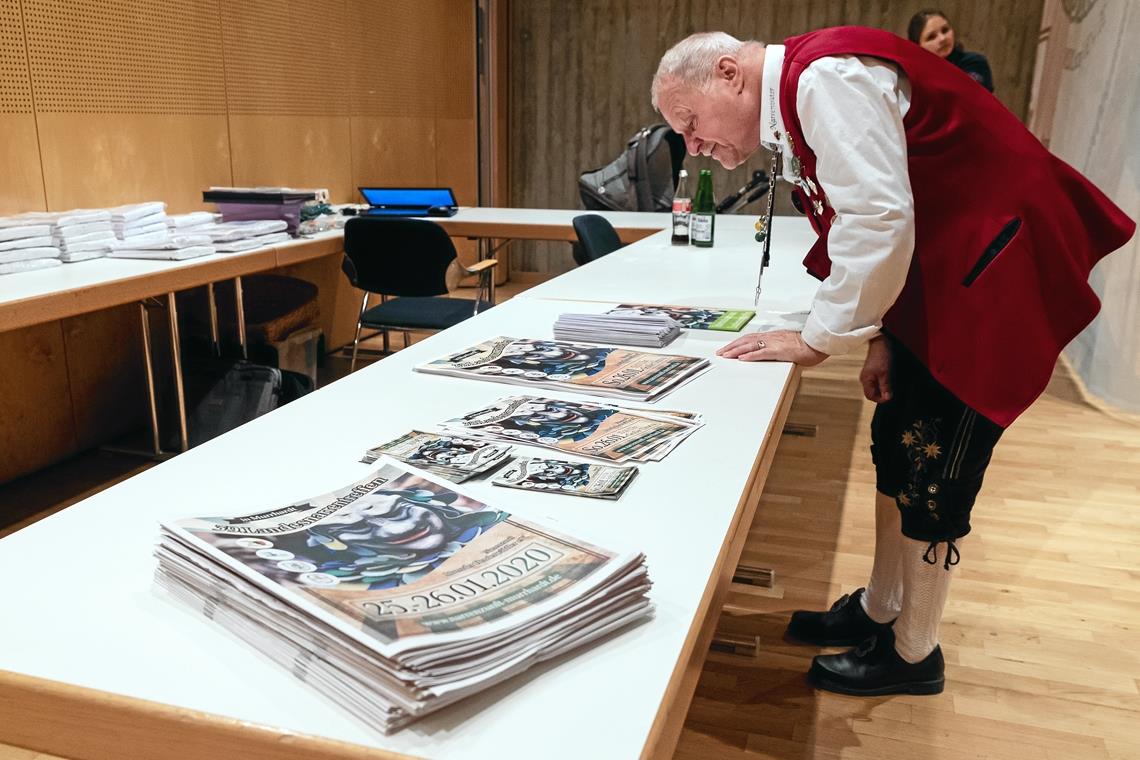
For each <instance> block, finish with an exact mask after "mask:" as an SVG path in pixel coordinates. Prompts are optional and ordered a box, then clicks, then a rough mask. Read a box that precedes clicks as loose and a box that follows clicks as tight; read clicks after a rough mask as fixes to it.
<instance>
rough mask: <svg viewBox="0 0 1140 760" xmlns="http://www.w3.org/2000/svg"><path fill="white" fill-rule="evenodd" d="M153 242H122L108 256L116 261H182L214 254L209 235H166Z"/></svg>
mask: <svg viewBox="0 0 1140 760" xmlns="http://www.w3.org/2000/svg"><path fill="white" fill-rule="evenodd" d="M152 238H153V239H152V240H151V242H147V241H146V240H144V241H143V242H132V241H130V240H120V241H118V242H116V243H114V244H113V245H112V247H111V252H110V253H109V254H108V256H110V257H111V258H115V259H159V260H164V261H182V260H184V259H194V258H197V257H199V256H209V255H210V254H211V253H214V244H213V241H212V240H211V239H210V236H209V235H192V234H185V235H183V234H175V235H170V234H164V235H163V237H162V238H161V239H158V238H157V236H152Z"/></svg>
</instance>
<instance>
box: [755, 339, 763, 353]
mask: <svg viewBox="0 0 1140 760" xmlns="http://www.w3.org/2000/svg"><path fill="white" fill-rule="evenodd" d="M762 348H764V341H762V340H758V341H756V350H757V351H759V350H760V349H762Z"/></svg>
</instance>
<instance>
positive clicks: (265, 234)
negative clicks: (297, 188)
mask: <svg viewBox="0 0 1140 760" xmlns="http://www.w3.org/2000/svg"><path fill="white" fill-rule="evenodd" d="M288 226H289V225H288V223H287V222H285V221H284V220H283V219H263V220H257V221H252V222H224V223H222V224H215V225H213V226H212V227H206V228H203V230H202V232H203V234H206V235H209V236H210V238H211V239H212V240H213V242H214V247H215V248H217V249H218V252H219V253H237V252H239V251H251V250H253V249H254V248H261V247H262V246H266V245H273V244H274V243H283V242H285V241H286V240H292V237H291V236H290V235H289V233H288V232H286V231H285V230H286V229H287V228H288Z"/></svg>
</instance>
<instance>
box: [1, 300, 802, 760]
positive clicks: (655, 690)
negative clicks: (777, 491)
mask: <svg viewBox="0 0 1140 760" xmlns="http://www.w3.org/2000/svg"><path fill="white" fill-rule="evenodd" d="M566 305H567V304H566V302H561V301H543V300H538V299H525V300H524V299H516V300H514V301H511V302H508V303H506V304H503V305H501V306H499V307H496V308H494V309H492V310H490V311H488V312H486V313H484V314H482V315H480V316H478V317H476V318H474V319H471V320H468V321H466V322H464V323H462V324H461V325H459V326H457V327H455V328H452V329H451V330H448V331H447V332H445V333H440V334H438V335H435V336H433V337H432V338H430V339H428V340H425V341H423V342H422V343H418V344H416V345H414V346H412V347H411V348H409V349H407V350H405V351H401V352H400V353H399V354H397V355H395V356H392V357H390V358H387V359H385V360H384V361H381V362H379V363H377V364H375V365H373V366H371V367H368V368H366V369H363V370H361V371H358V372H356V373H355V374H353V375H351V376H349V377H347V378H345V379H343V380H341V381H339V382H337V383H334V384H333V385H331V386H329V387H327V388H325V389H322V390H321V391H319V392H317V393H315V394H312V395H310V396H307V397H304V398H302V399H300V400H299V401H297V402H294V403H293V404H291V405H289V406H287V407H284V408H282V409H280V410H278V411H276V412H273V413H271V414H269V415H266V416H264V417H262V418H260V419H258V420H255V421H254V422H252V423H249V424H247V425H245V426H243V427H241V428H239V429H237V430H235V431H233V432H231V433H229V434H227V435H225V436H222V437H221V438H218V439H215V440H214V441H211V442H209V443H207V444H205V445H203V446H200V447H198V448H196V449H193V450H191V451H190V452H188V453H186V454H183V455H181V456H179V457H177V458H175V459H173V460H170V461H168V462H165V463H163V464H161V465H159V466H157V467H155V468H153V469H151V470H148V471H146V472H144V473H142V474H140V475H137V476H135V477H133V478H131V479H129V480H127V481H125V482H123V483H120V484H118V485H116V486H114V487H112V488H110V489H108V490H106V491H103V492H101V493H99V494H97V495H95V496H93V497H91V498H89V499H86V500H85V501H83V502H81V503H79V504H77V505H75V506H73V507H69V508H68V509H67V510H65V511H63V512H61V513H58V514H56V515H54V516H52V517H49V518H46V519H44V520H42V521H40V522H38V523H35V524H34V525H32V526H30V527H28V528H25V529H24V530H21V531H19V532H17V533H15V534H13V535H11V536H9V537H7V538H5V539H3V540H0V577H4V578H6V579H8V580H7V581H6V582H5V583H4V584H2V586H0V607H2V608H3V609H4V611H5V617H6V618H7V619H8V620H13V621H20V622H19V624H18V625H6V626H2V627H0V669H6V670H11V671H15V672H19V673H23V674H28V675H33V676H37V677H42V678H48V679H54V680H59V681H64V682H68V683H73V684H78V685H81V686H88V687H93V688H96V689H100V690H104V691H109V692H113V693H117V694H125V695H129V696H134V697H140V698H144V699H149V700H154V701H158V702H161V703H166V704H171V705H175V706H182V707H189V708H194V709H198V710H203V711H206V712H212V713H217V714H221V715H224V716H230V717H234V718H237V719H240V720H243V721H254V722H257V723H262V724H267V725H271V726H281V727H287V728H289V729H290V730H293V731H301V732H305V733H311V734H314V735H317V736H323V737H331V738H335V739H340V740H343V741H349V742H354V743H359V744H363V745H367V746H375V747H384V748H390V749H395V750H398V751H403V752H407V753H410V754H415V755H425V756H430V757H456V758H458V757H462V758H483V757H486V758H504V757H518V758H528V759H533V758H534V757H536V756H541V757H543V758H561V757H565V758H581V757H590V756H594V757H598V756H603V755H604V756H605V757H635V756H637V755H638V754H639V753H640V751H641V748H642V745H643V744H644V742H645V740H646V737H647V735H648V732H649V730H650V727H651V724H652V722H653V719H654V716H655V714H656V712H657V709H658V707H659V705H660V703H661V700H662V697H663V695H664V692H665V688H666V685H667V683H668V680H669V678H670V675H671V673H672V671H673V667H674V665H675V664H676V662H677V660H678V656H679V653H680V651H681V647H682V644H683V643H684V640H685V637H686V634H687V632H688V630H689V628H690V625H691V624H692V622H693V618H694V614H695V611H696V606H697V604H698V603H699V601H700V599H701V596H702V592H703V591H704V589H705V586H706V584H707V583H708V579H709V575H710V572H711V568H712V567H713V565H714V563H715V561H716V558H717V556H718V555H719V553H720V552H721V550H722V545H723V544H724V542H725V535H726V531H728V529H729V521H730V518H731V516H732V514H733V513H734V511H735V509H736V505H737V502H738V501H739V499H740V497H741V494H742V492H744V491H745V489H746V488H747V487H748V485H749V479H750V470H751V468H752V465H753V462H754V460H755V458H756V456H757V451H758V450H759V448H760V446H761V444H762V443H763V441H764V439H765V437H766V435H767V434H768V433H769V432H770V431H769V430H768V427H769V424H770V422H771V420H772V418H773V415H774V413H775V411H776V407H777V405H778V403H779V400H780V398H781V395H782V394H783V392H784V390H785V386H786V385H787V384H788V382H789V380H790V378H791V375H792V367H791V366H790V365H787V364H745V363H741V362H736V361H730V360H723V359H716V358H714V359H713V362H714V367H713V369H712V370H711V371H710V372H709V373H707V374H706V375H704V376H702V377H701V378H700V379H699V380H698V381H695V382H692V383H689V384H688V385H686V386H684V387H682V388H680V389H679V390H677V391H675V392H674V393H671V394H669V395H668V396H667V398H665V399H664V400H663V401H659V402H658V403H657V404H656V406H660V407H662V408H677V409H692V410H699V411H701V412H703V413H704V414H705V415H706V422H707V424H706V427H705V428H704V429H702V430H700V431H698V432H697V433H695V434H694V435H693V436H692V437H691V438H689V439H688V440H686V441H685V442H684V443H682V444H681V445H680V446H679V447H678V448H677V449H676V450H675V451H674V452H673V453H671V454H670V455H669V456H668V458H667V459H666V461H665V462H661V463H649V464H645V465H642V472H641V474H640V475H639V476H638V478H637V479H636V480H635V481H634V483H633V484H632V485H631V486H630V489H629V491H628V492H627V493H626V494H625V495H624V496H623V498H622V499H621V500H620V501H618V502H616V503H606V502H600V501H598V500H589V499H584V498H579V497H564V496H561V495H550V496H548V497H546V498H541V497H540V498H535V497H534V495H532V494H528V493H526V492H520V491H512V490H510V489H502V488H492V487H491V486H490V485H489V483H487V482H486V481H483V482H476V483H474V484H471V485H469V486H466V487H467V488H469V489H470V491H472V492H473V493H474V494H475V495H477V496H478V497H479V498H482V499H485V500H487V501H488V502H490V503H492V504H494V505H495V506H498V507H501V508H504V509H506V510H508V511H511V512H515V513H518V514H520V515H523V516H526V517H528V518H531V519H534V520H539V521H543V522H548V523H549V524H551V525H552V527H555V528H557V529H559V530H562V531H565V532H568V533H570V534H572V535H578V536H581V537H583V538H586V539H587V540H593V541H595V542H597V543H599V544H601V545H604V546H612V547H615V548H624V547H630V548H635V549H640V550H642V551H644V552H645V553H646V555H647V556H648V563H649V568H650V575H651V577H652V579H653V581H654V584H655V585H654V587H653V590H652V598H653V599H654V601H655V603H656V605H657V614H656V617H655V618H654V619H653V620H652V621H650V622H648V623H645V624H643V625H640V626H637V627H635V628H633V629H631V630H627V631H624V632H622V633H620V634H619V635H616V636H613V637H611V638H609V639H608V640H605V641H603V642H602V643H601V644H599V645H597V646H591V647H588V648H586V649H585V650H583V651H581V652H579V653H577V655H576V656H570V657H564V658H561V659H559V660H557V661H555V662H553V663H550V664H546V665H543V666H541V667H539V668H536V669H535V670H533V671H531V672H529V673H527V674H524V675H523V676H521V677H519V678H516V679H514V680H512V681H510V682H508V683H506V684H503V685H500V686H498V687H496V688H493V689H492V690H490V691H489V692H487V693H485V694H483V695H480V696H477V697H475V698H473V699H471V700H469V701H467V702H465V703H462V704H459V705H457V706H454V707H452V708H449V709H448V710H446V711H443V712H442V713H441V714H439V715H437V716H434V717H430V718H428V719H426V720H425V721H423V722H421V723H419V724H416V725H415V726H413V727H411V728H409V729H407V730H405V731H403V732H401V733H399V734H397V735H395V736H392V737H384V736H382V735H380V734H379V733H378V732H376V731H373V730H371V729H369V728H368V727H367V726H364V725H362V724H360V723H358V722H357V721H356V720H354V719H353V718H352V717H350V716H349V715H347V714H345V713H344V712H343V711H342V710H340V709H338V708H337V707H336V706H334V705H333V704H332V703H331V702H329V701H327V700H326V699H324V698H323V697H322V696H320V695H319V694H318V693H317V692H316V691H315V690H313V689H312V688H310V687H308V686H305V685H303V684H302V683H300V682H298V681H295V680H294V679H293V678H292V677H291V676H290V675H289V673H288V672H286V671H285V670H284V669H282V668H280V667H279V666H277V665H275V664H273V663H272V662H270V661H269V660H268V659H266V658H264V657H262V656H260V655H259V654H257V653H256V652H254V651H252V650H251V649H250V648H249V647H247V646H246V645H245V644H243V643H242V642H240V641H239V640H238V639H236V637H234V636H232V635H230V634H228V633H227V632H225V631H224V630H222V629H221V628H219V627H218V626H215V625H214V624H212V623H210V622H208V621H206V620H205V619H204V618H201V617H199V616H198V615H197V614H194V613H192V612H189V611H187V610H184V609H183V608H182V607H180V606H178V605H177V604H175V603H173V602H171V601H169V600H167V599H166V598H163V597H162V596H161V595H160V594H158V593H156V592H155V591H154V590H153V588H152V581H151V578H152V572H153V567H154V560H153V559H152V557H151V550H152V547H153V545H154V543H155V538H156V535H157V523H158V521H159V520H162V519H170V518H178V517H185V516H194V515H201V514H219V513H222V512H233V513H244V512H250V511H255V510H259V509H263V508H268V507H273V506H280V505H282V504H285V503H289V502H292V501H294V500H296V499H299V498H304V497H305V496H306V495H316V494H319V493H322V492H325V491H329V490H332V489H334V488H336V487H339V486H342V485H345V484H347V483H349V482H352V481H354V480H356V479H358V478H360V477H362V476H363V475H364V474H365V473H366V472H367V467H366V466H365V465H361V464H359V463H358V462H357V459H358V458H359V457H360V455H361V454H362V452H363V451H364V450H365V449H366V448H367V447H369V446H371V445H375V444H377V443H380V442H383V441H386V440H389V439H391V438H393V437H395V436H396V435H398V434H401V433H403V432H406V431H407V430H409V429H412V428H415V427H423V426H430V425H432V424H433V423H436V422H439V421H442V420H444V419H446V418H448V417H451V416H456V415H459V414H461V413H465V412H468V411H471V410H473V409H476V408H478V407H479V405H481V404H484V403H486V402H488V401H491V400H493V399H495V398H498V397H500V396H502V395H508V394H512V393H518V392H520V390H521V389H519V388H517V387H515V386H510V385H504V384H498V383H489V382H481V381H474V380H462V379H455V378H444V377H437V376H427V375H422V374H413V373H412V371H411V367H412V366H413V365H414V364H417V363H421V362H423V361H426V360H430V359H433V358H437V357H439V356H442V355H444V354H446V353H448V352H451V351H454V350H457V349H460V348H462V347H464V346H466V345H468V344H469V343H473V342H475V341H478V340H481V339H484V338H487V337H490V336H494V335H499V334H507V335H511V334H513V335H519V336H549V335H550V334H551V325H552V324H553V322H554V320H555V318H556V317H557V316H558V314H560V313H561V312H563V311H565V307H566ZM576 306H577V307H578V308H580V309H584V310H595V311H601V310H603V309H604V308H606V307H607V306H608V305H605V304H578V305H576ZM723 336H724V334H723V333H721V334H710V333H707V332H700V331H694V332H687V333H685V334H684V335H683V336H682V337H681V338H680V339H678V340H677V341H676V342H674V343H673V344H672V345H671V346H669V347H668V348H667V349H665V350H667V351H672V352H676V353H682V354H690V355H701V356H712V354H713V351H714V350H715V348H716V346H718V345H720V343H721V342H722V341H723ZM555 395H563V394H555ZM777 432H778V431H777ZM77 582H78V583H77ZM587 727H588V728H587ZM539 747H541V748H542V749H541V751H540V752H538V754H537V755H536V748H539Z"/></svg>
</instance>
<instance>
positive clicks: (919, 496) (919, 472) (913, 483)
mask: <svg viewBox="0 0 1140 760" xmlns="http://www.w3.org/2000/svg"><path fill="white" fill-rule="evenodd" d="M941 422H942V420H941V419H938V418H934V419H928V420H921V419H920V420H915V421H914V422H913V423H912V424H911V426H910V427H908V428H907V429H906V430H904V431H903V434H902V440H901V441H900V443H901V444H902V445H903V448H905V449H906V457H907V460H908V462H909V464H910V467H909V470H910V479H909V480H908V481H907V483H906V484H905V485H904V486H903V488H902V490H900V491H899V492H898V495H897V496H896V498H897V499H898V502H899V504H900V505H902V506H904V507H913V508H916V509H923V510H925V511H926V512H928V513H929V516H930V519H932V520H935V521H938V520H940V519H941V518H940V517H939V515H938V498H937V497H938V491H939V485H938V483H937V482H935V481H936V480H937V478H938V475H936V474H935V472H936V470H937V469H938V468H939V466H940V465H941V462H940V461H939V460H940V458H941V457H942V444H941V443H939V441H938V438H939V436H938V433H939V427H940V425H941Z"/></svg>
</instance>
